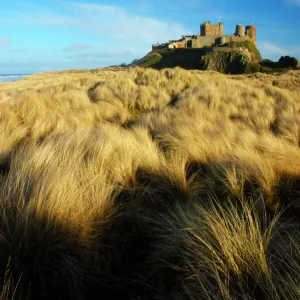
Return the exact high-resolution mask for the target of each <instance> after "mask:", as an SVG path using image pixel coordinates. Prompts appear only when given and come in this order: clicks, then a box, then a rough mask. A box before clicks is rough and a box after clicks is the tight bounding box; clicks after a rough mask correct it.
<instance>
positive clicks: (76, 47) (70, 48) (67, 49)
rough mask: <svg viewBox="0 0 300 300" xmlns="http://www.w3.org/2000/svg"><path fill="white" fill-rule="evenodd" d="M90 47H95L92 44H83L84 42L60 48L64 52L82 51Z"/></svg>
mask: <svg viewBox="0 0 300 300" xmlns="http://www.w3.org/2000/svg"><path fill="white" fill-rule="evenodd" d="M91 48H95V46H94V45H90V44H85V43H77V44H71V45H68V46H66V47H64V48H63V49H62V51H64V52H82V51H85V50H88V49H91Z"/></svg>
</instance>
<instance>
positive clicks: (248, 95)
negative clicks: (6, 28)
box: [0, 67, 300, 300]
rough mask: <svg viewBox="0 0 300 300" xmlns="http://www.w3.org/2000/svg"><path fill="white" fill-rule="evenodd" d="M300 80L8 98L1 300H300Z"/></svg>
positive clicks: (14, 91) (44, 92)
mask: <svg viewBox="0 0 300 300" xmlns="http://www.w3.org/2000/svg"><path fill="white" fill-rule="evenodd" d="M299 145H300V73H299V71H289V72H287V73H284V74H273V75H267V74H259V73H258V74H252V75H246V76H244V75H235V76H228V75H222V74H219V73H216V72H209V71H207V72H202V71H185V70H182V69H179V68H176V69H165V70H161V71H156V70H152V69H143V68H138V67H137V68H128V69H125V68H120V69H118V68H116V69H103V70H94V71H80V72H61V73H44V74H38V75H33V76H30V77H28V78H25V79H23V80H20V81H17V82H12V83H3V84H0V216H1V223H0V299H4V300H8V299H20V300H21V299H78V300H82V299H99V298H101V299H128V300H132V299H149V300H150V299H192V300H194V299H228V300H229V299H249V300H250V299H270V300H271V299H272V300H273V299H287V300H288V299H299V298H300V285H299V282H300V231H299V230H300V205H299V203H300V202H299V201H300V199H299V197H300V196H299V195H300V150H299Z"/></svg>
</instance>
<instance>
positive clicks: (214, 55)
mask: <svg viewBox="0 0 300 300" xmlns="http://www.w3.org/2000/svg"><path fill="white" fill-rule="evenodd" d="M282 58H285V60H283V63H282V62H281V61H280V60H279V61H278V62H272V61H270V60H267V59H265V60H263V59H262V56H261V54H260V52H259V50H258V49H257V48H256V46H255V45H254V44H253V43H252V42H250V41H244V42H230V43H227V44H224V45H222V46H217V47H212V48H210V47H204V48H180V49H160V50H156V51H152V52H150V53H148V54H147V55H146V56H145V57H143V58H142V59H139V60H134V62H133V63H132V64H131V65H130V66H140V67H145V68H149V67H150V68H153V69H157V70H160V69H164V68H174V67H181V68H184V69H186V70H193V69H196V70H213V71H218V72H221V73H225V74H249V73H256V72H262V73H278V72H287V71H288V70H292V69H297V60H296V59H295V58H293V57H282ZM282 58H281V59H282ZM286 58H288V59H286ZM291 60H295V62H296V64H295V66H293V65H292V64H291Z"/></svg>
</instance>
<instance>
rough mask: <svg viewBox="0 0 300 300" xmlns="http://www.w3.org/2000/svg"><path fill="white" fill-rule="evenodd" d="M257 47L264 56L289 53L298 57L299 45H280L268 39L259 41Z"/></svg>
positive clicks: (275, 56) (274, 56)
mask: <svg viewBox="0 0 300 300" xmlns="http://www.w3.org/2000/svg"><path fill="white" fill-rule="evenodd" d="M258 48H259V50H260V52H261V53H262V56H263V57H264V58H272V59H274V58H276V59H277V58H279V57H280V56H285V55H290V56H295V57H296V58H298V59H299V58H300V46H287V47H281V46H278V45H276V44H273V43H272V42H269V41H264V42H262V43H259V45H258Z"/></svg>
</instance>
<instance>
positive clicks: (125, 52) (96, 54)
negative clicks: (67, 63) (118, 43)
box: [67, 50, 133, 59]
mask: <svg viewBox="0 0 300 300" xmlns="http://www.w3.org/2000/svg"><path fill="white" fill-rule="evenodd" d="M132 55H133V54H132V52H131V51H130V50H111V51H106V52H93V53H79V54H74V55H69V56H67V58H68V59H102V58H108V57H110V58H111V57H128V56H130V57H131V56H132Z"/></svg>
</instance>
